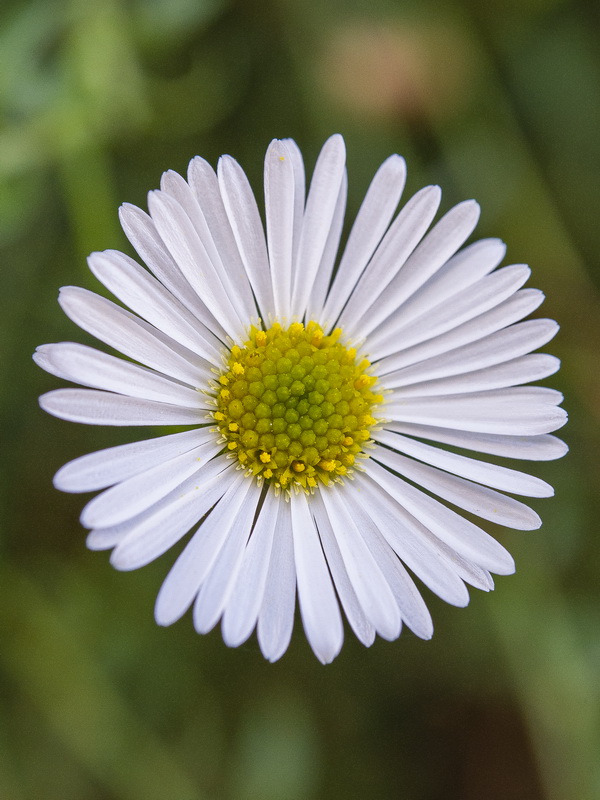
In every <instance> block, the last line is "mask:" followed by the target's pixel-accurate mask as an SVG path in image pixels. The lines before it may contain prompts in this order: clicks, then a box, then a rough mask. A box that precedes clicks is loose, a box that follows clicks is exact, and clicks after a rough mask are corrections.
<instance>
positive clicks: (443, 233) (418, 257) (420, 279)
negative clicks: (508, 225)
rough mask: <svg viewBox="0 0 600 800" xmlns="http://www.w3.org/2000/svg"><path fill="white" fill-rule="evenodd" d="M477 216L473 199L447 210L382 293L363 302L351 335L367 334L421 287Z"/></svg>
mask: <svg viewBox="0 0 600 800" xmlns="http://www.w3.org/2000/svg"><path fill="white" fill-rule="evenodd" d="M478 219H479V206H478V204H477V203H476V202H475V201H474V200H467V201H465V202H464V203H459V204H458V205H457V206H455V207H454V208H452V209H451V210H450V211H448V213H447V214H445V215H444V216H443V217H442V219H441V220H440V221H439V222H438V223H437V224H436V225H435V226H434V227H433V228H432V230H431V231H430V232H429V233H428V234H427V236H425V238H424V239H423V241H422V242H421V243H420V244H419V245H418V246H417V247H416V248H415V250H414V252H413V253H412V254H411V256H410V257H409V258H408V259H407V260H406V263H405V264H404V265H403V266H402V269H400V270H399V271H398V273H397V274H396V276H395V277H394V278H393V280H392V281H390V283H389V285H388V287H387V290H386V292H385V294H382V295H380V297H379V298H377V300H372V299H371V298H369V300H370V302H369V300H367V301H366V303H364V308H363V311H362V314H361V318H360V319H359V320H357V321H356V322H355V323H354V325H353V326H352V331H353V333H354V335H355V336H357V337H358V338H363V337H365V336H367V335H368V334H369V333H371V331H373V330H375V328H376V327H377V326H378V325H380V324H381V323H382V322H383V321H384V320H385V319H387V317H389V316H390V314H393V313H394V312H395V311H396V309H398V308H399V307H400V306H401V305H402V303H403V302H404V301H405V300H407V299H408V298H409V297H410V296H411V295H412V294H414V292H416V291H417V289H419V288H420V287H421V286H423V284H424V283H425V282H426V281H427V280H428V279H429V278H431V276H432V275H434V274H435V273H436V272H437V270H438V269H440V267H442V266H443V265H444V264H445V263H446V261H447V260H448V259H449V258H450V257H451V256H452V255H454V253H455V252H456V251H457V250H458V248H459V247H460V246H461V245H462V244H463V243H464V241H465V240H466V239H467V237H468V236H470V234H471V233H472V232H473V229H474V228H475V225H476V224H477V220H478ZM365 299H366V298H365Z"/></svg>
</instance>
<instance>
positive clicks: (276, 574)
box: [256, 495, 296, 661]
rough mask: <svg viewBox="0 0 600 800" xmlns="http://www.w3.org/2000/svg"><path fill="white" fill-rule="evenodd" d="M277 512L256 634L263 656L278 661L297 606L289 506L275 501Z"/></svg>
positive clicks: (280, 498) (279, 500)
mask: <svg viewBox="0 0 600 800" xmlns="http://www.w3.org/2000/svg"><path fill="white" fill-rule="evenodd" d="M277 500H278V503H279V509H278V516H277V525H276V528H275V537H274V539H273V547H272V550H271V560H270V562H269V572H268V574H267V583H266V586H265V594H264V598H263V602H262V605H261V607H260V612H259V614H258V623H257V627H256V632H257V636H258V643H259V645H260V649H261V651H262V654H263V656H264V657H265V658H266V659H267V660H268V661H277V660H278V659H280V658H281V656H282V655H283V654H284V653H285V651H286V650H287V648H288V645H289V643H290V639H291V636H292V629H293V627H294V610H295V605H296V567H295V564H294V542H293V537H292V519H291V509H290V504H289V503H286V502H285V500H284V498H283V496H282V495H280V496H279V497H278V498H277Z"/></svg>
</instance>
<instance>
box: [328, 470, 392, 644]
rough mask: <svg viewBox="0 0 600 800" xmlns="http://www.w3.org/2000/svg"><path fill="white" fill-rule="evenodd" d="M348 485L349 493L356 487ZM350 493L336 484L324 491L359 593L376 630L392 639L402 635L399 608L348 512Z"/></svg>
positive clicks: (365, 610) (345, 560) (343, 555)
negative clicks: (347, 498) (347, 503)
mask: <svg viewBox="0 0 600 800" xmlns="http://www.w3.org/2000/svg"><path fill="white" fill-rule="evenodd" d="M347 488H348V490H349V492H352V490H353V489H354V487H353V486H349V487H347ZM347 494H348V491H346V492H344V491H342V490H341V489H340V488H339V487H337V486H335V487H333V489H332V490H331V491H327V490H325V491H322V492H321V496H322V498H323V502H324V504H325V507H326V508H327V513H328V516H329V519H330V521H331V525H332V527H333V530H334V532H335V534H336V541H337V543H338V546H339V548H340V552H341V554H342V559H343V561H344V565H345V567H346V570H347V572H348V577H349V578H350V581H351V582H352V586H353V587H354V591H355V592H356V596H357V597H358V600H359V602H360V604H361V606H362V608H363V610H364V612H365V614H366V615H367V618H368V619H369V621H370V622H371V624H372V625H373V626H374V627H375V630H376V631H377V633H379V635H380V636H382V637H383V638H384V639H389V640H390V641H391V640H393V639H396V638H397V637H398V636H399V635H400V627H401V624H402V623H401V618H400V610H399V609H398V606H397V604H396V600H395V598H394V595H393V594H392V591H391V589H390V587H389V585H388V583H387V581H386V579H385V577H384V575H383V573H382V572H381V570H380V568H379V566H378V564H377V562H376V561H375V559H374V558H373V555H372V554H371V551H370V550H369V548H368V547H367V545H366V543H365V540H364V539H363V538H362V536H361V535H360V533H359V530H358V527H357V525H356V523H355V522H354V520H353V518H352V516H351V515H350V514H349V512H348V508H347V505H346V497H345V496H346V495H347Z"/></svg>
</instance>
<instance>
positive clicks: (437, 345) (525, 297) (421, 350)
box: [369, 289, 558, 380]
mask: <svg viewBox="0 0 600 800" xmlns="http://www.w3.org/2000/svg"><path fill="white" fill-rule="evenodd" d="M543 300H544V295H543V294H542V292H540V291H539V290H538V289H521V290H520V291H518V292H517V293H516V294H515V295H513V297H510V298H509V299H508V300H505V301H504V303H500V305H499V306H497V307H496V308H493V309H492V310H491V311H486V313H485V314H481V316H479V317H476V318H475V319H472V320H469V322H464V323H463V324H462V325H459V326H458V327H457V328H454V329H453V330H451V331H448V333H443V334H442V335H441V336H436V337H435V338H433V339H429V340H428V341H426V342H423V343H422V344H417V345H414V346H413V347H409V348H407V349H406V350H403V348H402V341H399V342H398V343H397V352H396V353H395V354H394V355H392V356H388V357H387V358H383V359H382V360H381V361H378V363H377V365H376V371H377V374H378V375H386V374H390V373H392V372H394V371H396V370H400V369H406V368H408V367H410V366H412V365H415V380H424V379H425V378H422V377H420V376H421V374H422V373H421V370H422V369H425V377H426V378H428V379H429V378H430V377H442V376H440V375H434V376H430V375H429V373H428V366H429V365H427V364H425V365H424V364H423V362H424V361H426V360H428V359H430V358H435V357H437V356H439V355H441V354H450V355H449V356H448V357H446V356H445V357H444V359H443V363H444V364H446V363H448V361H449V360H450V362H449V363H451V364H452V363H453V362H452V359H454V358H455V356H456V361H457V363H459V364H460V363H462V361H463V358H462V355H463V354H462V352H459V350H460V348H462V347H466V346H470V345H476V344H477V343H481V342H482V341H483V340H484V339H485V341H483V344H479V345H478V347H479V346H480V347H481V348H482V349H483V350H484V352H490V347H489V346H488V344H489V343H491V344H492V345H493V344H494V342H495V343H496V344H498V343H499V342H502V340H503V339H504V332H503V331H502V330H501V329H505V330H506V331H510V333H509V334H508V337H509V339H510V337H511V336H512V335H513V332H514V330H515V329H516V330H519V331H520V330H521V328H520V327H519V326H518V325H513V323H514V322H516V321H517V320H519V319H522V318H523V317H525V316H527V314H531V312H532V311H535V309H536V308H537V307H538V306H539V305H540V304H541V303H542V302H543ZM532 323H534V326H533V330H532V329H531V327H530V326H531V325H532ZM539 323H541V324H539ZM519 325H527V326H528V328H527V329H526V330H527V334H526V335H525V336H524V337H523V342H522V346H521V347H518V348H517V352H514V353H507V354H503V356H502V358H501V359H498V360H494V359H493V363H496V364H498V363H500V362H501V361H508V360H509V359H511V358H516V357H517V356H520V355H524V354H525V353H529V352H531V351H532V350H536V349H537V348H538V347H541V346H542V344H545V343H546V342H548V341H549V340H550V339H552V337H553V336H554V335H555V334H556V332H557V330H558V325H557V324H556V323H555V322H553V320H530V321H528V322H523V323H519ZM509 326H511V327H509ZM534 332H535V333H534ZM490 336H495V337H496V338H494V339H490V340H489V341H488V337H490ZM538 336H539V338H538ZM532 337H533V343H532V344H531V345H530V346H527V341H528V340H530V339H531V338H532ZM470 352H471V351H470V350H468V351H467V354H469V353H470ZM477 352H478V351H477V348H475V353H476V354H477ZM369 359H370V360H371V361H374V360H375V356H374V355H373V354H372V353H370V351H369ZM436 363H437V362H436ZM439 363H441V362H439ZM484 366H489V363H477V362H476V363H475V364H474V365H473V364H469V365H468V369H466V370H457V371H458V372H468V371H469V370H472V369H479V368H481V367H484ZM444 374H451V375H452V374H456V372H454V373H452V372H450V373H444ZM417 376H418V377H417Z"/></svg>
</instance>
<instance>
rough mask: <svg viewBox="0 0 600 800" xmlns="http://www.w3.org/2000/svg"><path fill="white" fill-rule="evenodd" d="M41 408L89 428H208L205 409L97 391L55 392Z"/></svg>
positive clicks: (61, 390) (50, 393)
mask: <svg viewBox="0 0 600 800" xmlns="http://www.w3.org/2000/svg"><path fill="white" fill-rule="evenodd" d="M40 406H41V407H42V408H43V409H44V411H47V412H48V414H52V415H53V416H55V417H60V419H67V420H70V421H71V422H85V423H86V424H87V425H118V426H122V425H205V424H206V411H203V410H202V409H201V408H183V407H182V406H173V405H168V404H167V403H157V402H156V401H154V400H139V399H138V398H136V397H123V396H122V395H119V394H111V393H110V392H98V391H95V390H94V389H55V390H54V391H52V392H47V393H46V394H43V395H42V396H41V397H40Z"/></svg>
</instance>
